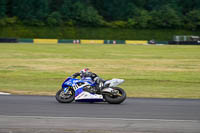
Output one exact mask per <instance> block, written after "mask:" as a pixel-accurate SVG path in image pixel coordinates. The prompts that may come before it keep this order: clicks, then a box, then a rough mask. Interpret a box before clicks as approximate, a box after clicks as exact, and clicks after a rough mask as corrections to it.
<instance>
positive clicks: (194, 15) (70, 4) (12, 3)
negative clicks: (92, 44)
mask: <svg viewBox="0 0 200 133" xmlns="http://www.w3.org/2000/svg"><path fill="white" fill-rule="evenodd" d="M199 10H200V1H199V0H192V1H191V0H184V1H183V0H56V1H55V0H37V1H36V0H0V19H1V20H0V25H1V26H3V25H7V22H5V20H4V18H5V17H7V18H13V17H17V18H18V20H17V21H16V23H19V22H20V23H21V24H24V25H26V26H40V27H41V26H63V25H66V26H86V27H91V26H95V27H103V26H104V27H111V28H140V29H146V28H148V29H160V28H165V29H184V28H185V29H190V30H198V29H199V28H200V26H199V18H198V17H199ZM16 23H13V25H15V24H16ZM9 25H10V24H9Z"/></svg>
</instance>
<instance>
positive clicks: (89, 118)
mask: <svg viewBox="0 0 200 133" xmlns="http://www.w3.org/2000/svg"><path fill="white" fill-rule="evenodd" d="M0 117H9V118H40V119H79V120H81V119H84V120H86V119H87V120H122V121H161V122H198V123H200V120H172V119H128V118H96V117H51V116H7V115H0Z"/></svg>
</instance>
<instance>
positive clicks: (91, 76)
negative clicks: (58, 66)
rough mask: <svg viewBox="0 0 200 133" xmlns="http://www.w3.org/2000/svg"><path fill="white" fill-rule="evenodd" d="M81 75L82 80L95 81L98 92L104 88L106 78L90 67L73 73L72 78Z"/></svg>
mask: <svg viewBox="0 0 200 133" xmlns="http://www.w3.org/2000/svg"><path fill="white" fill-rule="evenodd" d="M78 76H80V77H81V80H92V81H94V82H95V83H96V84H97V85H96V89H97V91H98V92H100V91H101V90H102V88H103V83H104V81H105V80H103V79H102V78H100V77H99V76H98V75H97V74H95V73H92V72H91V71H90V69H89V68H85V69H82V70H81V71H80V72H77V73H74V74H73V75H72V78H76V77H78Z"/></svg>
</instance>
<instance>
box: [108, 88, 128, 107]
mask: <svg viewBox="0 0 200 133" xmlns="http://www.w3.org/2000/svg"><path fill="white" fill-rule="evenodd" d="M112 89H115V90H118V91H119V94H118V95H111V94H105V95H104V99H105V100H106V102H108V103H110V104H120V103H122V102H123V101H124V100H125V99H126V92H125V91H124V90H123V89H122V88H119V87H112Z"/></svg>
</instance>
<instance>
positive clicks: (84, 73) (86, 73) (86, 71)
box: [80, 68, 90, 77]
mask: <svg viewBox="0 0 200 133" xmlns="http://www.w3.org/2000/svg"><path fill="white" fill-rule="evenodd" d="M89 72H90V69H89V68H84V69H82V70H81V71H80V76H81V77H85V76H86V75H88V73H89Z"/></svg>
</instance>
